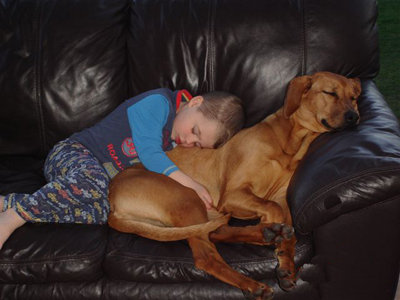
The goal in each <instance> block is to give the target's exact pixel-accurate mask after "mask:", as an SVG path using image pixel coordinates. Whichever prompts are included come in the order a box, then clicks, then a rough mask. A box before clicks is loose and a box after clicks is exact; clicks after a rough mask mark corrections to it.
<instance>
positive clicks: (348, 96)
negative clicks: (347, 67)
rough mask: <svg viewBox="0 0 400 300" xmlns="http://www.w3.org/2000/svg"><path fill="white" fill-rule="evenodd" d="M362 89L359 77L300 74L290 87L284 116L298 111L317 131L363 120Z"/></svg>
mask: <svg viewBox="0 0 400 300" xmlns="http://www.w3.org/2000/svg"><path fill="white" fill-rule="evenodd" d="M360 93H361V84H360V80H359V79H358V78H356V79H350V78H346V77H344V76H341V75H338V74H333V73H329V72H318V73H315V74H313V75H311V76H302V77H296V78H294V79H293V80H292V81H290V83H289V86H288V89H287V93H286V99H285V105H284V108H283V112H284V116H285V118H290V116H291V115H292V114H293V113H294V112H297V114H296V115H297V116H298V117H299V122H300V123H301V125H302V126H304V127H306V128H308V129H309V130H312V131H314V132H325V131H334V130H341V129H344V128H346V127H349V126H353V125H356V124H358V123H359V121H360V115H359V112H358V106H357V99H358V97H359V96H360Z"/></svg>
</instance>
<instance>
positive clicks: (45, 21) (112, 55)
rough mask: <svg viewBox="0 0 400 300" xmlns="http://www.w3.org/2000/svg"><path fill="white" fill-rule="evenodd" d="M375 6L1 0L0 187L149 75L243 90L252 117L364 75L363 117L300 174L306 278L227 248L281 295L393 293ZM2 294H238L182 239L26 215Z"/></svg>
mask: <svg viewBox="0 0 400 300" xmlns="http://www.w3.org/2000/svg"><path fill="white" fill-rule="evenodd" d="M377 12H378V9H377V3H376V1H374V0H335V1H331V0H247V1H242V0H192V1H189V0H175V1H172V0H171V1H167V0H108V1H107V0H2V1H0V124H1V125H0V184H1V185H0V194H7V193H10V192H24V193H30V192H33V191H35V190H36V189H38V188H39V187H40V186H41V185H43V184H44V179H43V175H42V165H43V162H44V158H45V157H46V154H47V153H48V151H49V150H50V149H51V147H52V146H53V145H54V144H55V143H56V142H57V141H59V140H61V139H63V138H66V137H68V136H69V135H71V134H72V133H73V132H76V131H79V130H81V129H83V128H84V127H87V126H90V125H92V124H94V123H95V122H97V121H99V120H100V119H102V118H103V117H104V116H106V115H107V114H108V113H110V112H111V111H112V110H113V109H114V108H115V107H116V106H117V105H118V104H119V103H121V102H122V101H124V100H125V99H127V98H129V97H131V96H133V95H136V94H138V93H141V92H144V91H147V90H150V89H154V88H158V87H168V88H171V89H182V88H185V89H187V90H189V91H190V92H191V93H192V94H199V93H202V92H206V91H210V90H226V91H230V92H233V93H235V94H237V95H238V96H240V97H241V98H242V99H243V100H244V102H245V106H246V116H247V124H246V125H247V126H251V125H253V124H255V123H257V122H259V121H260V120H262V119H263V118H264V117H265V116H267V115H269V114H271V113H273V112H275V111H276V110H277V109H278V108H279V107H281V106H282V104H283V99H284V95H285V90H286V85H287V84H288V82H289V81H290V79H292V78H293V77H295V76H300V75H304V74H311V73H314V72H315V71H331V72H336V73H340V74H343V75H345V76H349V77H359V78H360V79H361V80H362V88H363V92H362V95H361V97H360V99H359V109H360V112H361V117H362V121H361V124H360V125H359V126H358V127H356V128H352V129H348V130H345V131H342V132H336V133H330V134H324V135H322V136H320V137H319V138H318V139H317V140H316V141H315V142H314V143H313V144H312V146H311V148H310V149H309V152H308V154H307V156H306V158H305V159H304V161H303V162H302V163H301V165H300V167H299V169H298V170H297V171H296V173H295V175H294V177H293V179H292V182H291V184H290V188H289V197H288V198H289V199H288V201H289V204H290V207H291V211H292V214H293V219H294V226H295V229H296V232H297V236H298V245H297V248H296V263H297V265H298V267H300V266H303V271H302V273H301V278H300V279H299V281H298V286H297V288H296V289H295V290H294V291H292V292H290V293H286V292H283V291H282V290H281V289H280V288H279V286H278V285H277V279H276V277H275V274H274V273H275V272H274V270H275V267H276V260H275V259H274V257H273V249H272V248H268V247H259V246H250V245H243V244H219V245H218V249H219V251H220V253H221V254H222V256H223V257H224V258H225V259H226V261H227V262H228V263H229V264H230V265H232V266H233V267H234V268H235V269H237V270H239V271H240V272H243V273H244V274H248V275H249V276H251V277H253V278H256V279H259V280H262V281H265V282H267V283H268V284H270V285H272V286H273V287H274V288H275V290H276V296H275V299H296V300H299V299H307V300H313V299H325V300H347V299H349V300H361V299H362V300H369V299H371V300H372V299H373V300H377V299H379V300H392V299H393V297H394V294H395V290H396V285H397V280H398V274H399V259H400V136H399V135H400V128H399V125H398V121H397V119H396V117H395V116H394V115H393V113H392V111H391V110H390V108H389V106H388V104H387V103H386V102H385V100H384V98H383V96H382V94H380V92H379V91H378V89H377V87H376V85H375V83H374V81H373V79H374V77H376V76H377V74H378V71H379V48H378V30H377V25H376V19H377ZM233 222H234V224H236V225H243V224H239V222H237V221H233ZM0 299H7V300H9V299H23V300H25V299H71V300H78V299H106V300H108V299H110V300H111V299H118V300H121V299H135V300H141V299H149V300H158V299H160V300H161V299H174V300H178V299H183V300H187V299H195V300H203V299H204V300H206V299H213V300H214V299H218V300H222V299H229V300H231V299H232V300H233V299H244V297H243V294H242V293H241V291H240V290H237V289H236V288H233V287H231V286H228V285H226V284H224V283H221V282H219V281H217V280H215V279H214V278H212V277H211V276H209V275H207V274H205V273H204V272H202V271H199V270H197V269H196V268H195V267H194V264H193V260H192V256H191V252H190V249H189V247H188V245H187V243H186V242H185V241H180V242H173V243H161V242H155V241H151V240H147V239H144V238H141V237H137V236H133V235H128V234H121V233H118V232H116V231H114V230H111V229H110V228H109V227H108V226H106V225H104V226H95V225H92V226H90V225H66V224H26V225H24V226H23V227H21V228H19V229H18V230H17V231H16V232H15V233H14V234H13V235H12V236H11V237H10V239H9V240H8V241H7V242H6V244H5V245H4V247H3V249H2V250H1V251H0Z"/></svg>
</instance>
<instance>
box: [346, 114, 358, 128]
mask: <svg viewBox="0 0 400 300" xmlns="http://www.w3.org/2000/svg"><path fill="white" fill-rule="evenodd" d="M359 119H360V115H359V114H358V113H357V112H356V111H355V110H348V111H347V112H346V113H345V114H344V120H345V122H346V125H347V126H354V125H357V124H358V121H359Z"/></svg>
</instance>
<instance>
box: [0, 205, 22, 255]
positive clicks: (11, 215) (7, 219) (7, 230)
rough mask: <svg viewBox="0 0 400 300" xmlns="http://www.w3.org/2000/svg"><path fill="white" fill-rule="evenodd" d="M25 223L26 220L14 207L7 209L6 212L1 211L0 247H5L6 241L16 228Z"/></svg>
mask: <svg viewBox="0 0 400 300" xmlns="http://www.w3.org/2000/svg"><path fill="white" fill-rule="evenodd" d="M25 223H26V221H25V220H24V219H22V218H21V217H20V216H19V215H18V214H17V212H16V211H15V210H14V209H7V210H6V211H5V212H1V213H0V249H1V248H3V245H4V243H5V242H6V241H7V239H8V238H9V237H10V235H11V234H12V233H13V232H14V231H15V229H17V228H18V227H21V226H22V225H24V224H25Z"/></svg>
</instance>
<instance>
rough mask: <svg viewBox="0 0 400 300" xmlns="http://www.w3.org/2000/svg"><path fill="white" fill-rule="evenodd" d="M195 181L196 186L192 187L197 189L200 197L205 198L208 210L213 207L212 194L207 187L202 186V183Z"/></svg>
mask: <svg viewBox="0 0 400 300" xmlns="http://www.w3.org/2000/svg"><path fill="white" fill-rule="evenodd" d="M193 181H194V180H193ZM194 182H195V186H194V187H193V188H192V189H194V190H195V192H196V193H197V195H199V197H200V199H201V200H203V202H204V204H205V205H206V208H207V209H208V210H210V209H212V203H213V201H212V198H211V196H210V193H209V192H208V191H207V189H206V188H205V187H204V186H202V185H201V184H200V183H198V182H196V181H194Z"/></svg>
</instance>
